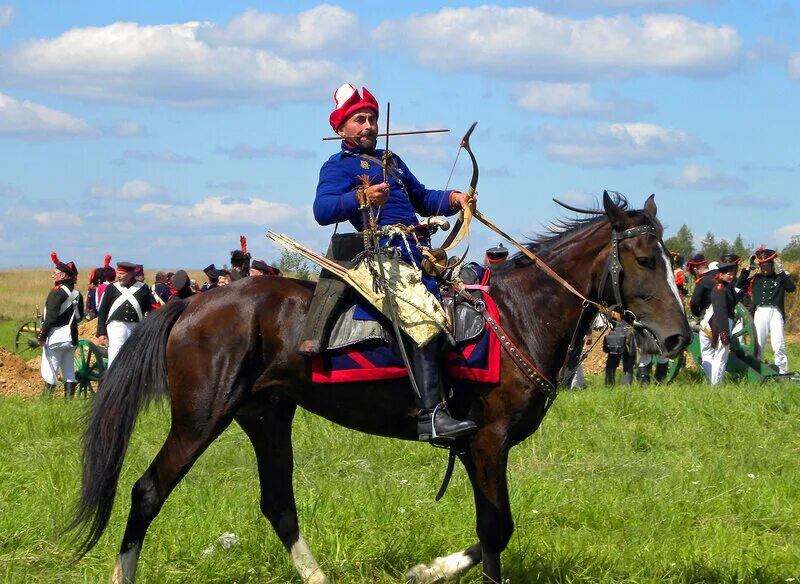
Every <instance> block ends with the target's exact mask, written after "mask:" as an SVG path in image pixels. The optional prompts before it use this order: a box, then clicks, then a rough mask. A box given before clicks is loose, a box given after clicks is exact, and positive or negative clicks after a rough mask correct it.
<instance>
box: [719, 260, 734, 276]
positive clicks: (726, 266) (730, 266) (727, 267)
mask: <svg viewBox="0 0 800 584" xmlns="http://www.w3.org/2000/svg"><path fill="white" fill-rule="evenodd" d="M738 267H739V266H737V265H736V263H734V262H725V263H722V262H720V263H719V265H717V271H718V272H719V273H720V274H724V273H725V272H734V271H736V268H738Z"/></svg>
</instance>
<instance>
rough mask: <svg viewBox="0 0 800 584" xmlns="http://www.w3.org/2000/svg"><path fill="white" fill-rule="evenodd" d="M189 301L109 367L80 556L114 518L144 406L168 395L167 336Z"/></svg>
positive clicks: (79, 510)
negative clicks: (119, 483)
mask: <svg viewBox="0 0 800 584" xmlns="http://www.w3.org/2000/svg"><path fill="white" fill-rule="evenodd" d="M187 304H188V302H187V301H185V300H178V299H176V300H173V301H171V302H168V303H167V304H166V306H164V307H163V308H161V309H159V310H156V311H155V312H153V313H152V314H150V315H148V317H147V318H146V319H145V320H144V321H143V322H142V323H141V324H140V325H139V326H138V327H137V328H136V330H135V331H134V332H133V334H132V335H131V337H130V338H129V339H128V340H127V341H126V342H125V345H124V346H123V347H122V350H121V351H120V352H119V354H118V355H117V357H116V358H115V359H114V363H113V365H112V366H111V367H109V368H108V370H106V372H105V374H104V375H103V378H102V380H101V382H100V390H99V391H98V393H97V395H95V397H94V403H93V404H92V409H91V412H90V413H89V414H88V418H89V420H88V422H89V423H88V426H87V428H86V433H85V435H84V438H83V484H82V486H81V495H80V499H79V500H78V501H77V504H76V506H75V510H74V519H73V520H72V522H71V523H70V524H69V525H68V526H67V527H66V530H67V531H69V530H72V529H77V530H78V531H77V533H76V535H75V541H76V543H77V544H78V550H77V554H78V556H77V558H78V559H80V558H81V557H83V556H84V555H85V554H86V553H87V552H88V551H89V550H91V549H92V548H93V547H94V546H95V544H96V543H97V541H98V540H99V539H100V536H101V535H102V533H103V530H104V529H105V527H106V525H107V524H108V520H109V518H110V517H111V509H112V507H113V505H114V496H115V495H116V492H117V481H118V480H119V474H120V470H121V469H122V461H123V459H124V458H125V452H126V450H127V449H128V443H129V441H130V436H131V433H132V432H133V426H134V423H135V422H136V416H137V415H138V413H139V410H140V409H141V407H142V406H143V405H146V404H147V403H149V402H150V401H152V400H153V399H158V398H160V397H163V396H165V395H168V394H169V388H168V385H167V350H166V349H167V339H168V338H169V333H170V330H172V327H173V325H174V324H175V322H176V321H177V320H178V317H180V315H181V314H182V313H183V311H184V310H185V309H186V306H187Z"/></svg>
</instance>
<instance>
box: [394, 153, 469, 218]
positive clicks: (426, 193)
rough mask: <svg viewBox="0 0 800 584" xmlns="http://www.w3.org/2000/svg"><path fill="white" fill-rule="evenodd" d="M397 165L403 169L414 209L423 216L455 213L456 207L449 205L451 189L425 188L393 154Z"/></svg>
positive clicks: (405, 183)
mask: <svg viewBox="0 0 800 584" xmlns="http://www.w3.org/2000/svg"><path fill="white" fill-rule="evenodd" d="M395 158H396V159H397V164H398V167H399V168H400V169H401V170H402V171H403V184H404V185H405V187H406V191H407V192H408V197H409V199H411V204H412V205H413V206H414V211H416V212H417V214H418V215H422V216H423V217H430V216H432V215H447V216H450V215H455V214H456V213H457V212H458V209H456V208H453V207H451V206H450V193H452V192H453V191H439V190H433V189H426V188H425V185H424V184H422V183H421V182H419V181H418V180H417V177H415V176H414V175H413V174H412V173H411V171H410V170H409V169H408V167H407V166H406V164H405V162H403V161H402V160H401V159H400V157H399V156H397V155H395Z"/></svg>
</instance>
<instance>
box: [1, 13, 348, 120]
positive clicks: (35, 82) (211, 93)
mask: <svg viewBox="0 0 800 584" xmlns="http://www.w3.org/2000/svg"><path fill="white" fill-rule="evenodd" d="M209 26H210V25H208V24H202V23H197V22H187V23H184V24H171V25H158V26H145V25H139V24H136V23H131V22H117V23H114V24H110V25H108V26H104V27H86V28H74V29H71V30H69V31H67V32H65V33H64V34H62V35H61V36H59V37H57V38H54V39H45V40H36V41H30V42H24V43H21V44H18V45H15V46H13V47H11V48H8V49H5V50H2V51H1V52H0V82H2V83H4V84H6V85H16V86H25V87H32V88H35V89H40V90H45V91H50V92H53V93H57V94H60V95H68V96H72V97H78V98H82V99H88V100H96V101H101V102H110V103H133V104H168V105H173V106H180V107H216V106H220V105H235V104H243V103H249V104H259V105H274V104H277V103H282V102H289V101H296V100H303V99H317V98H321V97H327V96H328V94H329V91H330V88H331V87H335V86H337V85H338V84H340V83H341V80H342V79H353V80H354V81H356V82H357V81H358V80H360V75H357V74H350V73H348V72H345V71H343V70H342V69H341V68H340V67H339V66H338V65H336V64H335V63H333V62H331V61H329V60H325V59H316V60H314V59H289V58H285V57H282V56H280V55H279V54H277V53H273V52H268V51H265V50H258V49H252V48H247V47H227V46H226V47H211V46H209V45H208V44H206V43H204V42H203V41H201V40H200V39H198V31H200V30H203V29H205V28H208V27H209Z"/></svg>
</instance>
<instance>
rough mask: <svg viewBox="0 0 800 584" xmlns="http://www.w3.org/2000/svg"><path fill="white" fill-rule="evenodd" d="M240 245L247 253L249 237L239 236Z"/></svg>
mask: <svg viewBox="0 0 800 584" xmlns="http://www.w3.org/2000/svg"><path fill="white" fill-rule="evenodd" d="M239 245H241V246H242V253H247V238H246V237H245V236H244V235H240V236H239Z"/></svg>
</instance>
